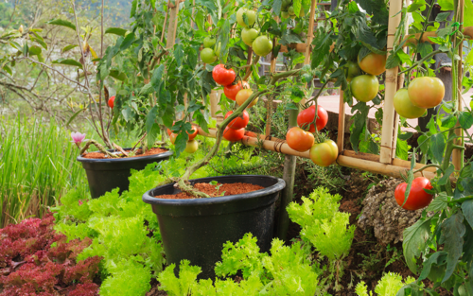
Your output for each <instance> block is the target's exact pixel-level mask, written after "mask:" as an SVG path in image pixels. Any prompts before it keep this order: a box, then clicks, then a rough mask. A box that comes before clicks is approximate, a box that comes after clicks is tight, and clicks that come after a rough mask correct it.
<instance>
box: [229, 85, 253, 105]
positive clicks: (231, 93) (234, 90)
mask: <svg viewBox="0 0 474 297" xmlns="http://www.w3.org/2000/svg"><path fill="white" fill-rule="evenodd" d="M242 85H243V87H242ZM242 89H250V86H249V84H248V83H247V82H246V81H244V82H243V83H241V82H240V81H239V82H238V83H236V84H233V85H228V86H225V87H224V95H225V96H226V97H227V98H228V99H230V100H232V101H235V96H237V93H238V92H239V91H240V90H242Z"/></svg>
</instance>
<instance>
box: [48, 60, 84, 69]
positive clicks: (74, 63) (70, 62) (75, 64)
mask: <svg viewBox="0 0 474 297" xmlns="http://www.w3.org/2000/svg"><path fill="white" fill-rule="evenodd" d="M53 64H62V65H69V66H76V67H79V68H82V64H81V63H79V62H77V61H76V60H73V59H64V58H61V59H57V60H55V61H53Z"/></svg>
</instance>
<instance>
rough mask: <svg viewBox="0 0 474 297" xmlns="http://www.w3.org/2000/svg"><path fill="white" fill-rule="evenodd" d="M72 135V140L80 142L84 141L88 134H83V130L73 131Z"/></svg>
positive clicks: (76, 142)
mask: <svg viewBox="0 0 474 297" xmlns="http://www.w3.org/2000/svg"><path fill="white" fill-rule="evenodd" d="M71 137H72V142H74V143H75V144H79V143H81V142H83V141H84V138H86V134H82V133H81V132H72V133H71Z"/></svg>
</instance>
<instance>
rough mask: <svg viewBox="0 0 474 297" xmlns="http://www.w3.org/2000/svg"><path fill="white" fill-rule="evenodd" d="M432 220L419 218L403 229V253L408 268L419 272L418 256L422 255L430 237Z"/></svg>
mask: <svg viewBox="0 0 474 297" xmlns="http://www.w3.org/2000/svg"><path fill="white" fill-rule="evenodd" d="M430 226H431V221H430V220H425V221H423V220H419V221H417V222H416V223H415V224H414V225H412V226H410V227H408V228H406V229H405V231H403V255H404V256H405V261H406V263H407V265H408V268H410V270H411V271H412V272H413V273H417V265H416V258H418V257H419V256H420V255H421V251H422V250H424V248H425V246H426V244H427V240H428V238H429V237H430Z"/></svg>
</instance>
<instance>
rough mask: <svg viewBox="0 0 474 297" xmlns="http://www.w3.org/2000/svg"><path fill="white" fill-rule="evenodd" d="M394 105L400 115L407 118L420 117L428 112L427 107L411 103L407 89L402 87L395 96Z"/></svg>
mask: <svg viewBox="0 0 474 297" xmlns="http://www.w3.org/2000/svg"><path fill="white" fill-rule="evenodd" d="M393 106H394V107H395V110H396V111H397V113H398V114H399V115H401V116H402V117H404V118H407V119H416V118H419V117H421V116H422V115H423V114H424V113H425V112H426V109H424V108H420V107H417V106H415V105H413V103H411V101H410V97H409V96H408V90H407V89H400V90H398V91H397V92H396V93H395V96H393Z"/></svg>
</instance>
